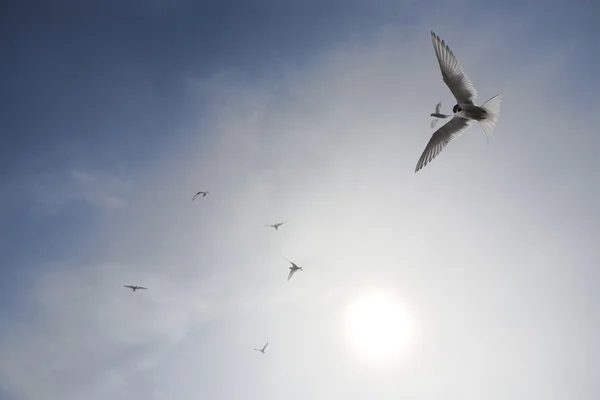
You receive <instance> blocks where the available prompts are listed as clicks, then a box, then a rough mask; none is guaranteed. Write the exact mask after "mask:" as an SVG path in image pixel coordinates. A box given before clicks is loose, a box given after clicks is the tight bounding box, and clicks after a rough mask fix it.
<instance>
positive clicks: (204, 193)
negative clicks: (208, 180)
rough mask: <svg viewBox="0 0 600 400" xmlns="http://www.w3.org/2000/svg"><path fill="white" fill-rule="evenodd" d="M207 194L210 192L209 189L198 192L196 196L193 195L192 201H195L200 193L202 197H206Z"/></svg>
mask: <svg viewBox="0 0 600 400" xmlns="http://www.w3.org/2000/svg"><path fill="white" fill-rule="evenodd" d="M207 194H210V193H209V191H208V190H207V191H206V192H198V193H196V194H195V195H194V197H192V201H194V200H195V199H196V197H198V195H202V197H206V195H207Z"/></svg>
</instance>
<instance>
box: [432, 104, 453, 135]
mask: <svg viewBox="0 0 600 400" xmlns="http://www.w3.org/2000/svg"><path fill="white" fill-rule="evenodd" d="M441 109H442V102H441V101H440V102H439V103H438V104H437V106H435V112H434V113H432V114H431V116H432V117H433V118H432V119H431V129H433V128H434V127H435V124H437V121H438V119H444V118H448V117H451V116H452V115H446V114H442V113H440V110H441Z"/></svg>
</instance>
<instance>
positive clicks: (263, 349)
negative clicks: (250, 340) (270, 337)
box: [261, 342, 269, 351]
mask: <svg viewBox="0 0 600 400" xmlns="http://www.w3.org/2000/svg"><path fill="white" fill-rule="evenodd" d="M268 345H269V342H267V344H265V346H264V347H263V348H262V350H261V351H265V349H266V348H267V346H268Z"/></svg>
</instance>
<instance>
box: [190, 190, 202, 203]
mask: <svg viewBox="0 0 600 400" xmlns="http://www.w3.org/2000/svg"><path fill="white" fill-rule="evenodd" d="M200 193H202V192H198V193H196V194H195V195H194V197H192V201H194V200H195V199H196V197H198V195H199V194H200Z"/></svg>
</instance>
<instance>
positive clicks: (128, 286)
mask: <svg viewBox="0 0 600 400" xmlns="http://www.w3.org/2000/svg"><path fill="white" fill-rule="evenodd" d="M123 287H126V288H127V289H133V286H131V285H123Z"/></svg>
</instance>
